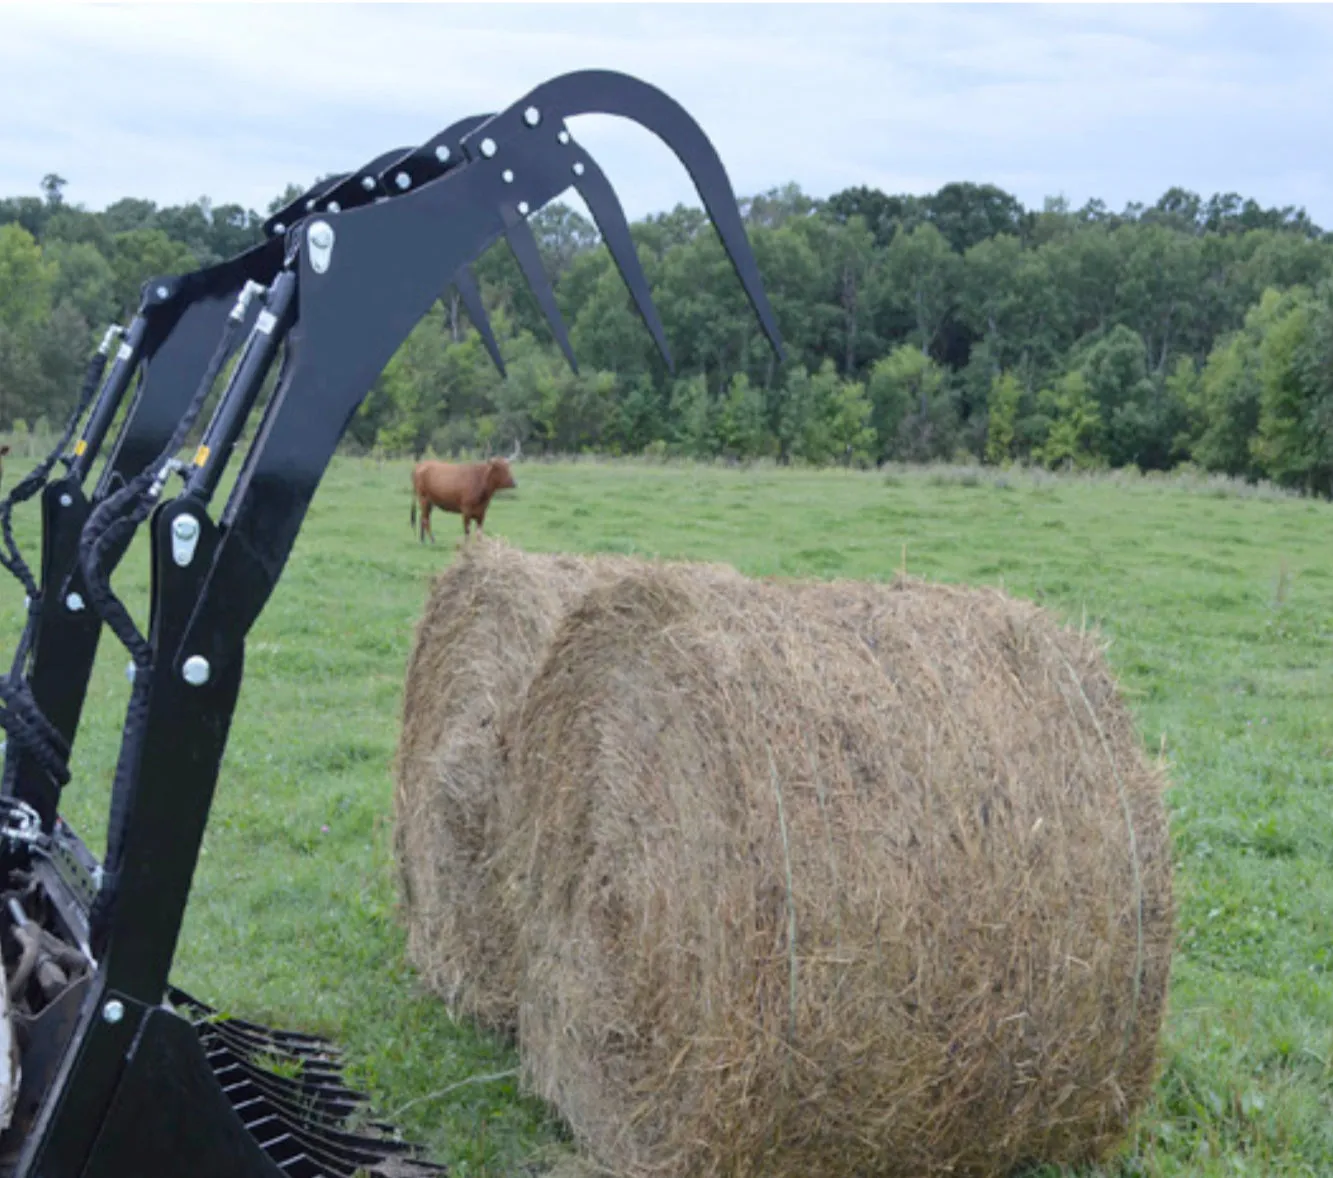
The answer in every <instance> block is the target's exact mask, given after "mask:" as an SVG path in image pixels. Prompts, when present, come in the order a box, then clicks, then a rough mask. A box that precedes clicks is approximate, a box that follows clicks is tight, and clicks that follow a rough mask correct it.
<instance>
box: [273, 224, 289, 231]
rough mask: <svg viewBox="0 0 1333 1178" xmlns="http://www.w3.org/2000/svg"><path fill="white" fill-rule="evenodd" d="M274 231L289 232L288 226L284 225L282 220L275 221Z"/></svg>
mask: <svg viewBox="0 0 1333 1178" xmlns="http://www.w3.org/2000/svg"><path fill="white" fill-rule="evenodd" d="M273 232H274V233H286V232H287V226H286V225H284V224H283V223H282V222H281V221H275V222H274V223H273Z"/></svg>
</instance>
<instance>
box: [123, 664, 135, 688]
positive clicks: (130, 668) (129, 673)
mask: <svg viewBox="0 0 1333 1178" xmlns="http://www.w3.org/2000/svg"><path fill="white" fill-rule="evenodd" d="M125 678H126V679H128V680H129V681H130V682H131V683H133V682H134V660H133V659H130V661H129V662H128V663H126V664H125Z"/></svg>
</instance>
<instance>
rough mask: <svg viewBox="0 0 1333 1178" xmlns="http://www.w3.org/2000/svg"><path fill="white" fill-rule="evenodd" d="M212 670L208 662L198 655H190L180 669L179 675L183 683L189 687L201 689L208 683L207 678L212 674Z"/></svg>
mask: <svg viewBox="0 0 1333 1178" xmlns="http://www.w3.org/2000/svg"><path fill="white" fill-rule="evenodd" d="M212 671H213V668H212V667H210V666H209V665H208V660H207V659H206V658H204V656H203V655H200V654H192V655H191V656H190V657H189V658H188V659H186V660H185V665H184V666H183V667H182V668H181V675H182V676H183V677H184V679H185V682H186V683H188V684H189V685H190V686H191V687H202V686H203V685H204V684H205V683H207V682H208V677H209V675H210V674H212Z"/></svg>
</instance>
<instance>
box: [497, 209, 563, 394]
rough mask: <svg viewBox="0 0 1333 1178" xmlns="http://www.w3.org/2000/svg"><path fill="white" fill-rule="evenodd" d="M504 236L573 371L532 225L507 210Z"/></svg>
mask: <svg viewBox="0 0 1333 1178" xmlns="http://www.w3.org/2000/svg"><path fill="white" fill-rule="evenodd" d="M505 240H506V241H508V242H509V248H510V249H511V250H513V251H514V258H515V260H516V261H517V262H518V265H519V269H520V270H522V271H523V277H524V278H525V279H526V280H527V283H528V286H529V287H530V288H531V290H532V293H533V294H534V295H536V297H537V303H538V304H539V305H540V307H541V309H542V314H543V315H545V316H546V322H547V323H548V324H550V327H551V332H552V334H554V336H555V342H556V343H558V344H559V345H560V350H561V351H562V352H564V354H565V359H566V360H568V361H569V367H570V368H571V369H572V370H573V371H574V372H576V373H577V372H578V370H579V364H578V361H577V360H575V359H574V349H573V348H572V347H570V345H569V335H568V333H567V332H566V331H565V321H564V319H562V318H561V317H560V308H559V307H558V306H557V305H556V301H555V291H554V290H553V289H552V288H551V280H550V279H549V278H548V277H547V276H546V267H545V266H544V265H543V264H542V255H541V251H540V250H539V249H538V248H537V239H536V238H535V237H534V236H533V234H532V229H531V227H530V226H529V225H528V223H527V221H525V220H524V219H523V218H522V217H520V216H518V215H517V214H510V213H509V212H508V211H507V210H506V213H505Z"/></svg>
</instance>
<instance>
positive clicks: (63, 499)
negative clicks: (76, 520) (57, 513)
mask: <svg viewBox="0 0 1333 1178" xmlns="http://www.w3.org/2000/svg"><path fill="white" fill-rule="evenodd" d="M73 502H74V500H73V499H72V498H70V496H68V495H61V496H60V506H61V507H68V506H69V505H70V504H71V503H73Z"/></svg>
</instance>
